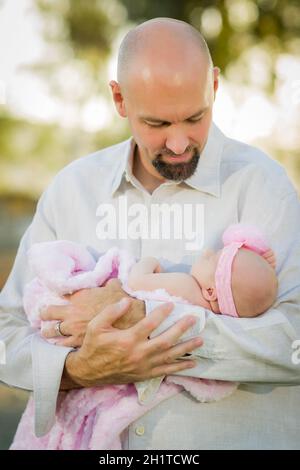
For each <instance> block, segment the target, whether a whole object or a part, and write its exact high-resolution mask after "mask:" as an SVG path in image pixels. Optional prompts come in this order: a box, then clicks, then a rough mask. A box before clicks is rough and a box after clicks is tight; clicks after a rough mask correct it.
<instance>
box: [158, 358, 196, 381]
mask: <svg viewBox="0 0 300 470" xmlns="http://www.w3.org/2000/svg"><path fill="white" fill-rule="evenodd" d="M195 366H196V361H178V362H174V363H173V364H168V365H163V366H159V367H155V368H154V369H152V372H151V376H152V377H153V378H154V377H160V376H162V375H172V374H176V372H180V371H181V370H186V369H192V368H193V367H195Z"/></svg>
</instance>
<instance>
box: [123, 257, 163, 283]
mask: <svg viewBox="0 0 300 470" xmlns="http://www.w3.org/2000/svg"><path fill="white" fill-rule="evenodd" d="M162 271H163V270H162V267H161V265H160V264H159V261H158V260H157V259H156V258H154V257H152V256H148V257H145V258H142V259H141V260H140V261H138V262H137V263H136V264H135V265H134V266H133V267H132V268H131V271H130V274H129V278H128V285H129V287H130V288H131V289H136V286H137V283H140V281H141V277H142V276H144V275H146V274H153V273H161V272H162Z"/></svg>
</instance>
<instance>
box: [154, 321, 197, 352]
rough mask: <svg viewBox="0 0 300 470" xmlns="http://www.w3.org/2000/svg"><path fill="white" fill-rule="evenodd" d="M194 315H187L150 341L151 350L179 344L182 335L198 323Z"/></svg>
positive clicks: (162, 349) (168, 347) (161, 349)
mask: <svg viewBox="0 0 300 470" xmlns="http://www.w3.org/2000/svg"><path fill="white" fill-rule="evenodd" d="M196 321H197V320H196V318H195V316H194V315H186V316H184V317H183V318H181V319H180V320H178V321H177V322H176V323H175V324H174V325H173V326H171V327H170V328H168V329H167V330H166V331H164V332H163V333H161V334H160V335H158V336H156V337H155V338H152V339H150V340H149V341H148V344H147V348H148V350H149V351H165V350H167V349H170V348H171V347H172V346H174V345H175V344H177V343H178V342H179V340H180V338H181V336H182V335H183V334H184V333H185V332H186V331H187V330H188V329H189V328H191V327H192V326H193V325H195V323H196Z"/></svg>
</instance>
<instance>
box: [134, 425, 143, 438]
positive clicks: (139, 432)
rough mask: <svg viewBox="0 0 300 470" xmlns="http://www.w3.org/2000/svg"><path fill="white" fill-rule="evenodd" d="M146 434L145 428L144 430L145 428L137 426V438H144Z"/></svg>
mask: <svg viewBox="0 0 300 470" xmlns="http://www.w3.org/2000/svg"><path fill="white" fill-rule="evenodd" d="M144 433H145V428H144V426H137V427H136V428H135V434H136V435H137V436H143V435H144Z"/></svg>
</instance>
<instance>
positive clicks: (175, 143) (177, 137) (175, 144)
mask: <svg viewBox="0 0 300 470" xmlns="http://www.w3.org/2000/svg"><path fill="white" fill-rule="evenodd" d="M188 146H189V139H188V137H187V136H186V135H184V134H182V133H180V132H178V131H176V130H174V132H172V134H169V135H168V137H167V140H166V148H167V149H169V150H171V151H172V152H173V153H174V154H176V155H181V154H182V153H184V152H185V151H186V149H187V147H188Z"/></svg>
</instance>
